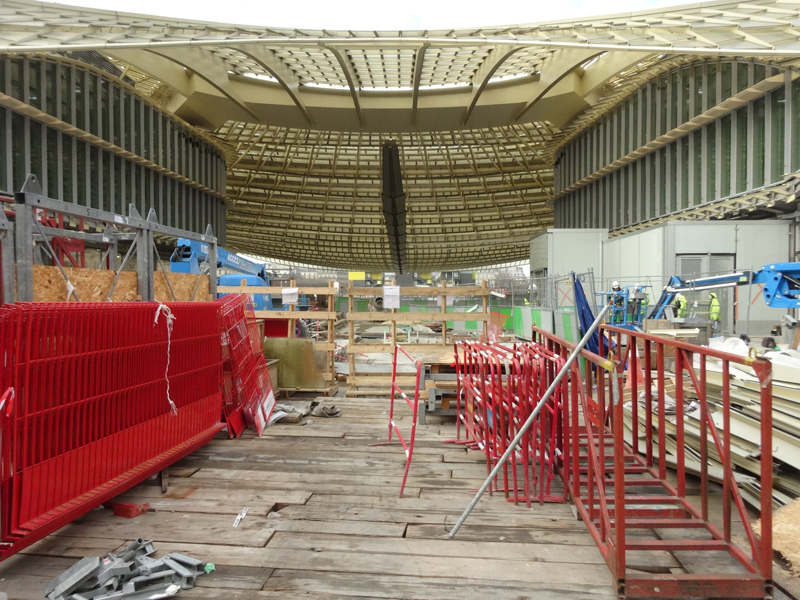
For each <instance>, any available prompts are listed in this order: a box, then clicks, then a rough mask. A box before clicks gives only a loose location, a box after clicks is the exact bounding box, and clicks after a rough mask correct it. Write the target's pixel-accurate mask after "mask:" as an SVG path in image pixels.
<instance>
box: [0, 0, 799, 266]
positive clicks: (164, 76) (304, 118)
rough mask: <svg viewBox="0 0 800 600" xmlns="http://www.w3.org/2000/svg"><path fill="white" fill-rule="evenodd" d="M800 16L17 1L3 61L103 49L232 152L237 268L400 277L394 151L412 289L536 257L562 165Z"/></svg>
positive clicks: (4, 14)
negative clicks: (644, 85)
mask: <svg viewBox="0 0 800 600" xmlns="http://www.w3.org/2000/svg"><path fill="white" fill-rule="evenodd" d="M798 26H800V0H788V1H784V0H748V1H744V2H730V1H728V0H721V1H717V2H711V3H704V4H694V5H686V6H680V7H675V8H669V9H660V10H650V11H642V12H638V13H633V14H625V15H615V16H609V17H594V18H587V19H580V20H576V21H572V22H553V23H543V24H535V25H512V26H504V27H484V28H473V29H461V30H449V31H445V30H442V31H369V32H366V31H328V30H304V29H275V28H270V27H257V26H254V25H227V24H218V23H206V22H193V21H185V20H177V19H170V18H162V17H154V16H144V15H134V14H126V13H119V12H112V11H104V10H94V9H84V8H77V7H69V6H64V5H57V4H49V3H41V2H33V1H30V0H2V1H0V50H2V51H6V52H69V51H75V50H97V51H99V52H102V53H103V54H104V55H105V56H107V57H109V58H111V59H112V60H113V61H115V62H116V63H118V64H120V65H124V67H125V68H127V69H129V70H130V71H129V72H130V76H131V78H132V79H133V80H134V81H135V82H136V85H137V88H139V89H141V90H142V91H143V93H145V94H148V95H151V97H152V99H153V100H154V101H156V102H158V103H159V104H161V105H163V106H164V107H165V108H167V109H169V110H171V111H173V112H174V113H175V114H177V115H178V116H179V117H181V118H183V119H184V120H186V121H188V122H189V123H192V124H194V125H195V126H198V127H201V128H205V129H208V130H211V131H214V132H216V134H217V135H218V136H219V137H220V139H221V141H222V142H223V143H224V144H225V145H226V146H227V148H228V149H229V154H228V162H229V172H228V194H229V196H230V197H231V199H232V201H233V205H232V208H231V210H230V212H229V221H228V222H229V227H228V245H229V247H231V249H235V250H246V251H248V252H252V253H257V254H262V255H267V256H272V257H275V258H283V259H288V260H296V261H303V262H308V263H316V264H324V265H329V266H339V267H349V268H357V267H360V268H365V269H374V270H379V269H389V268H390V259H389V249H388V242H387V238H386V230H385V224H384V222H383V215H382V212H381V202H380V146H381V144H382V143H384V142H386V141H395V142H396V143H397V144H398V146H399V147H400V152H401V163H402V169H403V176H404V180H405V190H406V194H407V197H408V198H407V212H408V216H407V223H408V233H407V244H408V248H407V256H408V262H409V266H410V268H411V269H412V270H417V269H418V270H427V269H443V268H458V267H464V266H476V265H480V264H491V263H497V262H501V261H508V260H515V259H519V258H523V257H524V256H525V255H526V254H527V252H528V250H527V248H528V240H529V239H530V237H531V236H532V235H534V234H535V233H537V232H540V231H542V230H544V229H545V228H546V227H548V226H552V207H551V206H549V205H548V198H549V197H550V196H551V191H552V187H551V186H552V157H553V154H554V149H555V148H556V147H557V145H559V144H560V143H563V141H564V140H565V139H567V138H568V137H569V135H570V131H571V130H574V129H576V128H580V126H581V123H582V118H583V119H584V120H585V118H586V115H591V114H593V111H595V110H596V107H598V106H600V105H602V104H603V103H604V102H608V101H609V99H610V98H613V97H615V96H619V95H620V93H621V91H622V90H624V89H626V86H627V85H628V83H629V82H631V81H635V80H636V79H637V78H640V77H642V76H645V75H646V73H647V72H648V71H649V70H652V69H657V68H658V67H659V66H660V65H663V64H664V63H671V62H674V61H681V60H683V61H685V60H687V58H691V57H694V56H698V55H703V56H748V57H759V58H761V59H762V60H770V61H787V60H794V58H795V57H797V56H798V55H800V27H798Z"/></svg>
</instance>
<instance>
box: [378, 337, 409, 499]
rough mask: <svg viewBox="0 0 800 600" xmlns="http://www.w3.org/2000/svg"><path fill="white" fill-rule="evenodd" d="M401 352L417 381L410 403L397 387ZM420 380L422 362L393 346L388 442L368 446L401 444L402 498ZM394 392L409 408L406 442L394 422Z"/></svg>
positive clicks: (402, 349)
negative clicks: (403, 459) (403, 465)
mask: <svg viewBox="0 0 800 600" xmlns="http://www.w3.org/2000/svg"><path fill="white" fill-rule="evenodd" d="M398 351H400V352H402V353H403V354H404V355H405V356H406V357H407V358H408V360H410V361H411V362H412V363H414V366H416V368H417V380H416V384H415V386H414V400H413V402H412V400H411V398H409V397H408V396H407V395H406V393H405V392H404V391H403V390H402V389H401V388H400V386H399V385H397V352H398ZM421 379H422V362H421V361H419V360H416V359H415V358H413V357H412V356H411V355H410V354H409V353H408V352H406V351H405V349H404V348H402V347H401V346H400V344H395V346H394V355H393V357H392V399H391V404H390V405H389V440H388V441H386V442H381V443H378V444H370V446H387V445H389V444H398V443H399V444H401V445H402V446H403V450H405V453H406V468H405V470H404V471H403V482H402V483H401V484H400V497H401V498H402V497H403V490H404V489H405V487H406V480H407V479H408V469H409V467H410V466H411V458H412V457H413V456H414V439H415V438H416V435H417V416H418V415H419V384H420V381H421ZM395 392H397V393H398V394H400V395H401V396H402V397H403V400H405V401H406V404H408V406H409V408H411V435H410V436H409V439H408V442H406V440H405V438H404V437H403V434H401V433H400V428H399V427H398V426H397V423H395V420H394V395H395ZM392 431H394V432H395V433H396V434H397V438H398V439H399V442H393V441H392Z"/></svg>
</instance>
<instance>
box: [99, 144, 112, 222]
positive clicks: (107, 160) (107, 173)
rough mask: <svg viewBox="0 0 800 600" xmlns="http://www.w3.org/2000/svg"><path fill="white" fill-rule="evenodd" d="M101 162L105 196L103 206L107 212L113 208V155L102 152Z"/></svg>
mask: <svg viewBox="0 0 800 600" xmlns="http://www.w3.org/2000/svg"><path fill="white" fill-rule="evenodd" d="M100 160H102V161H103V195H102V204H101V206H103V208H104V209H105V210H109V209H110V208H109V207H110V206H111V154H109V153H108V152H102V151H101V152H100Z"/></svg>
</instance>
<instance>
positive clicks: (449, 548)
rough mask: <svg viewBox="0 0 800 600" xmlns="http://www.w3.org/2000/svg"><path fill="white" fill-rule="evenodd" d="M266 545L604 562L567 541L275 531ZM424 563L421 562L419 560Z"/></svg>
mask: <svg viewBox="0 0 800 600" xmlns="http://www.w3.org/2000/svg"><path fill="white" fill-rule="evenodd" d="M269 547H270V548H286V549H291V550H303V549H306V548H318V549H320V550H322V551H323V552H344V551H350V552H363V553H367V554H374V553H392V554H400V555H408V556H412V557H413V556H417V557H424V556H430V557H437V558H438V557H468V558H489V557H490V558H492V559H502V560H508V561H523V562H530V561H536V562H554V563H572V562H578V563H581V564H585V565H605V564H606V563H605V560H604V559H603V555H602V554H600V551H599V550H598V549H597V547H596V546H594V545H592V546H588V545H582V546H573V545H569V544H555V543H553V544H549V545H547V546H545V545H543V544H519V543H504V542H498V541H481V542H471V541H465V540H460V539H456V540H451V539H447V540H444V539H418V538H417V539H413V538H407V537H406V538H401V539H394V538H374V537H358V536H354V535H348V536H337V535H320V534H299V533H293V534H289V533H276V534H275V536H273V538H272V539H271V540H270V542H269ZM422 562H424V561H422Z"/></svg>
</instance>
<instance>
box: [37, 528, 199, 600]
mask: <svg viewBox="0 0 800 600" xmlns="http://www.w3.org/2000/svg"><path fill="white" fill-rule="evenodd" d="M155 552H156V549H155V546H153V542H152V541H148V540H143V539H141V538H139V539H138V540H136V541H135V542H133V543H131V544H130V545H129V546H127V547H126V548H123V549H122V550H120V551H119V552H117V553H116V554H111V553H109V554H108V555H106V557H105V558H101V557H99V556H91V557H87V558H82V559H81V560H79V561H78V562H77V563H75V564H74V565H73V566H72V567H70V568H69V569H67V570H66V571H64V572H63V573H62V574H61V575H59V576H58V577H56V578H55V579H54V580H53V581H51V582H50V583H49V584H48V585H47V586H45V588H44V595H45V596H46V597H47V598H49V599H50V600H112V599H113V600H117V599H118V598H119V599H121V600H122V599H124V600H139V599H142V600H144V599H145V598H166V597H168V596H174V595H175V594H177V593H178V592H179V591H180V590H188V589H190V588H192V587H194V583H195V580H196V579H197V576H198V575H203V574H204V573H205V566H206V565H205V563H204V562H203V561H202V560H197V559H195V558H191V557H189V556H185V555H183V554H177V553H175V552H170V553H169V554H166V555H165V556H164V557H163V558H158V559H156V558H151V556H152V555H153V554H155Z"/></svg>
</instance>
